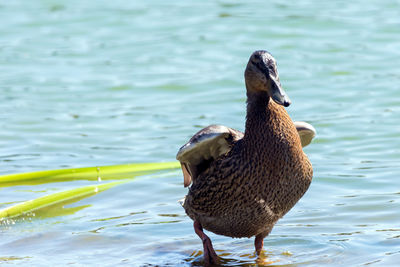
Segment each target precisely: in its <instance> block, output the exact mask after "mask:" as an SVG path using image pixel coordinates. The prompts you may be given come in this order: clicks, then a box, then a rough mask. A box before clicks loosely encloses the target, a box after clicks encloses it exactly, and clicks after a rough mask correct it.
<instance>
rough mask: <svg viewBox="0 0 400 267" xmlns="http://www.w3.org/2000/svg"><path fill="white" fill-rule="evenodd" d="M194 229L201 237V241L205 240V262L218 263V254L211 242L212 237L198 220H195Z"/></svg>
mask: <svg viewBox="0 0 400 267" xmlns="http://www.w3.org/2000/svg"><path fill="white" fill-rule="evenodd" d="M193 226H194V231H195V232H196V234H197V235H198V236H199V237H200V239H201V241H203V250H204V263H205V264H216V263H218V256H217V254H216V253H215V251H214V248H213V246H212V243H211V239H210V238H209V237H208V236H207V235H206V234H205V233H204V232H203V227H202V226H201V224H200V223H199V222H198V221H194V224H193Z"/></svg>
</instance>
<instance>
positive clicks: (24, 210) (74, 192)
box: [0, 180, 128, 222]
mask: <svg viewBox="0 0 400 267" xmlns="http://www.w3.org/2000/svg"><path fill="white" fill-rule="evenodd" d="M126 182H128V180H127V181H118V182H112V183H106V184H99V185H89V186H84V187H80V188H75V189H71V190H67V191H62V192H58V193H54V194H50V195H46V196H43V197H39V198H36V199H33V200H28V201H25V202H22V203H20V204H17V205H14V206H11V207H8V208H5V209H3V210H0V222H1V221H3V220H5V219H10V218H15V217H19V216H22V215H25V214H28V213H31V212H35V211H39V210H41V209H50V208H51V207H52V206H53V205H60V204H63V205H67V204H71V203H74V202H76V201H79V200H81V199H83V198H87V197H90V196H93V195H95V194H97V193H99V192H101V191H104V190H107V189H109V188H111V187H114V186H116V185H119V184H122V183H126ZM82 208H84V207H81V208H79V207H78V208H73V210H74V211H77V210H79V209H82ZM71 211H72V210H68V209H67V210H66V214H68V213H71ZM57 215H58V214H56V215H54V216H57ZM60 215H63V214H60Z"/></svg>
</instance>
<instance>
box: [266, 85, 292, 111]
mask: <svg viewBox="0 0 400 267" xmlns="http://www.w3.org/2000/svg"><path fill="white" fill-rule="evenodd" d="M271 98H272V100H274V101H275V103H277V104H279V105H282V106H284V107H288V106H289V105H290V104H291V103H292V102H291V101H290V99H289V97H288V96H287V95H286V93H285V91H284V90H283V88H282V86H281V84H280V82H279V81H277V80H275V79H273V78H272V79H271Z"/></svg>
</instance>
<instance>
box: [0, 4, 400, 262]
mask: <svg viewBox="0 0 400 267" xmlns="http://www.w3.org/2000/svg"><path fill="white" fill-rule="evenodd" d="M399 10H400V3H399V2H398V1H386V2H382V1H369V2H368V3H366V2H365V1H351V2H348V1H330V2H325V3H323V2H318V1H301V3H298V4H295V5H290V4H288V3H287V1H272V2H270V3H268V4H267V3H264V1H202V2H201V3H200V2H198V3H194V2H188V1H174V3H172V2H170V1H157V0H152V1H142V2H140V3H139V1H130V2H126V1H112V2H109V1H96V2H93V3H89V2H82V1H39V2H38V1H8V2H3V3H1V4H0V17H1V18H2V25H1V26H0V33H1V38H0V92H1V94H0V111H1V112H0V174H8V173H19V172H27V171H38V170H43V169H58V168H67V167H84V166H102V165H112V164H124V163H131V162H158V161H171V160H174V158H175V154H176V151H177V150H178V148H179V147H180V146H181V145H182V144H183V143H184V142H186V141H187V139H188V138H190V136H191V135H192V134H193V133H194V132H196V131H197V130H199V129H200V128H201V127H204V126H207V125H209V124H214V123H218V124H224V125H227V126H230V127H233V128H236V129H239V130H243V128H244V119H245V100H246V99H245V90H244V80H243V70H244V68H245V65H246V63H247V60H248V57H249V55H250V54H251V52H253V51H254V50H256V49H266V50H268V51H270V52H271V53H272V54H273V55H274V56H275V58H276V59H277V62H278V68H279V72H280V77H281V82H282V85H283V86H284V87H285V88H286V90H287V93H288V94H289V96H290V98H291V100H292V102H293V103H292V105H291V106H290V107H289V108H288V112H289V113H290V115H291V117H292V118H293V119H294V120H304V121H307V122H309V123H311V124H313V125H314V127H315V128H316V129H317V131H318V135H317V138H316V139H315V141H314V142H313V143H312V144H311V145H310V146H309V147H307V148H306V149H305V151H306V153H307V154H308V155H309V158H310V159H311V161H312V163H313V166H314V181H313V183H312V185H311V187H310V189H309V191H308V192H307V194H306V195H305V196H304V197H303V198H302V199H301V200H300V202H299V203H298V204H297V205H296V206H295V207H294V208H293V209H292V210H291V211H290V212H289V213H288V214H287V215H286V216H285V217H284V218H283V219H282V220H280V221H279V222H278V224H277V225H276V226H275V228H274V230H273V231H272V233H271V234H270V236H269V237H268V238H266V239H265V251H264V253H263V255H262V257H261V258H260V259H258V260H257V259H256V257H255V256H254V252H253V251H254V248H253V240H251V239H231V238H227V237H222V236H217V235H213V234H210V237H211V239H212V240H213V243H214V246H215V248H216V250H217V253H218V254H219V255H220V256H221V258H222V263H223V265H225V266H231V265H243V266H246V265H254V264H258V265H260V266H261V265H268V264H269V265H277V266H322V265H323V266H364V265H371V266H395V265H396V264H398V262H399V260H400V226H399V221H400V207H399V203H400V179H399V175H400V160H399V158H400V145H399V138H400V123H399V122H400V120H399V118H400V90H399V89H400V86H399V84H400V74H399V73H400V61H399V59H400V52H399V51H400V50H399V49H398V48H399V47H400V30H399V29H400V14H399ZM87 184H93V182H88V181H86V182H83V181H75V182H65V183H55V184H44V185H37V186H15V187H8V188H1V189H0V208H4V207H7V206H9V205H11V204H14V203H17V202H20V201H24V200H28V199H32V198H36V197H39V196H42V195H45V194H49V193H54V192H58V191H61V190H66V189H70V188H75V187H79V186H83V185H87ZM186 191H187V190H186V189H184V188H183V186H182V177H181V173H180V172H179V171H178V170H177V171H172V172H167V173H161V174H158V175H157V178H154V176H151V175H149V176H147V177H143V179H139V180H136V181H135V182H131V183H128V184H125V185H123V186H119V187H115V188H113V189H110V190H108V191H105V192H102V193H101V194H98V195H96V196H94V197H91V198H87V199H84V200H82V201H80V202H77V203H74V204H71V205H69V206H67V207H66V208H76V209H72V211H73V212H70V213H69V214H65V215H63V216H57V217H52V216H49V215H48V214H52V213H42V214H41V215H40V214H39V215H38V216H37V217H35V218H27V219H26V221H23V222H21V221H18V222H16V223H15V224H12V225H2V226H0V233H1V241H0V263H3V264H7V263H8V264H23V265H34V266H49V265H55V264H57V265H70V264H73V265H77V266H80V265H95V264H96V265H97V264H101V265H104V266H108V265H113V266H114V265H129V266H156V265H157V266H165V265H172V266H175V265H182V266H191V265H193V266H201V265H202V263H203V261H202V256H201V250H202V245H201V242H200V240H199V239H198V238H197V236H196V235H195V233H194V231H193V230H192V222H191V220H190V219H189V218H188V217H186V216H185V213H184V211H183V209H182V208H181V207H180V206H179V204H178V203H177V200H178V199H180V198H181V197H182V196H184V195H185V193H186ZM46 214H47V215H46Z"/></svg>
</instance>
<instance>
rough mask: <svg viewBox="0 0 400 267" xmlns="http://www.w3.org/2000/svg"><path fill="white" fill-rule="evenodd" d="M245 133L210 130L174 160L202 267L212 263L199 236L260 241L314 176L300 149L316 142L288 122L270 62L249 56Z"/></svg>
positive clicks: (303, 126) (263, 55)
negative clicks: (211, 234)
mask: <svg viewBox="0 0 400 267" xmlns="http://www.w3.org/2000/svg"><path fill="white" fill-rule="evenodd" d="M244 76H245V83H246V89H247V90H246V92H247V116H246V127H245V132H244V133H242V132H240V131H237V130H234V129H231V128H229V127H226V126H222V125H211V126H208V127H206V128H204V129H202V130H200V131H199V132H197V133H196V134H195V135H194V136H193V137H192V138H191V139H190V140H189V142H187V143H186V144H185V145H183V146H182V147H181V148H180V149H179V151H178V154H177V156H176V158H177V159H178V160H179V161H180V162H181V167H182V172H183V177H184V186H185V187H187V186H189V185H190V184H191V186H190V187H189V192H188V194H187V195H186V197H185V198H184V200H183V203H182V206H183V207H184V209H185V212H186V213H187V215H188V216H189V217H190V218H191V219H192V220H193V221H194V230H195V232H196V234H197V235H198V236H199V237H200V238H201V240H202V241H203V249H204V261H205V263H206V264H210V263H216V262H217V261H218V257H217V254H216V253H215V251H214V249H213V246H212V243H211V240H210V238H209V237H208V236H207V235H206V234H205V233H204V232H203V228H204V229H206V230H209V231H211V232H214V233H216V234H219V235H224V236H229V237H237V238H240V237H252V236H255V241H254V245H255V250H256V253H257V255H259V254H260V252H261V250H262V248H263V242H264V241H263V240H264V238H265V237H266V236H267V235H268V234H269V233H270V232H271V230H272V227H273V226H274V225H275V223H276V222H277V221H278V220H279V219H280V218H281V217H282V216H283V215H285V214H286V213H287V212H288V211H289V210H290V209H291V208H292V207H293V206H294V205H295V204H296V203H297V201H298V200H299V199H300V198H301V197H302V196H303V195H304V193H305V192H306V191H307V189H308V187H309V185H310V183H311V180H312V176H313V169H312V166H311V163H310V161H309V160H308V158H307V156H306V154H305V153H304V152H303V149H302V146H305V145H308V144H309V143H310V142H311V140H312V138H313V137H314V136H315V129H314V128H313V127H312V126H311V125H310V124H308V123H305V122H295V123H293V121H292V120H291V119H290V117H289V115H288V113H287V112H286V110H285V108H284V107H287V106H289V105H290V103H291V102H290V100H289V97H288V96H287V94H286V93H285V91H284V90H283V88H282V86H281V83H280V80H279V76H278V70H277V66H276V61H275V59H274V58H273V57H272V55H271V54H270V53H268V52H267V51H263V50H260V51H255V52H254V53H253V54H252V55H251V57H250V59H249V62H248V64H247V67H246V70H245V73H244Z"/></svg>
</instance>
